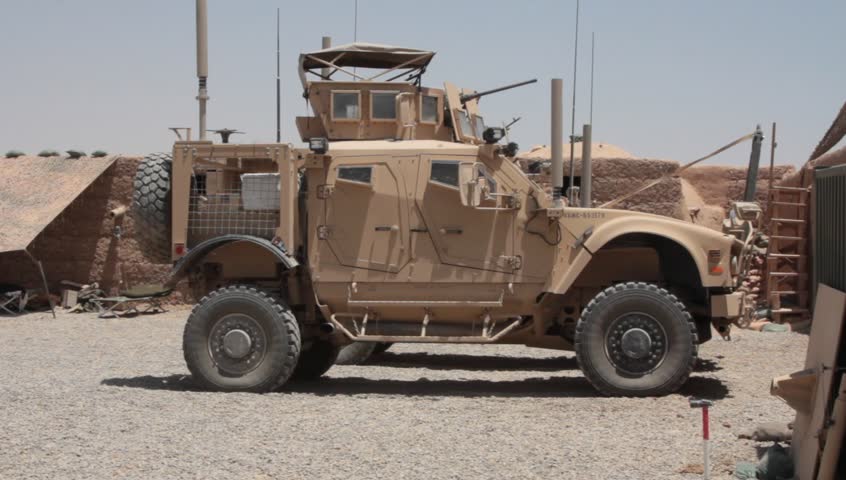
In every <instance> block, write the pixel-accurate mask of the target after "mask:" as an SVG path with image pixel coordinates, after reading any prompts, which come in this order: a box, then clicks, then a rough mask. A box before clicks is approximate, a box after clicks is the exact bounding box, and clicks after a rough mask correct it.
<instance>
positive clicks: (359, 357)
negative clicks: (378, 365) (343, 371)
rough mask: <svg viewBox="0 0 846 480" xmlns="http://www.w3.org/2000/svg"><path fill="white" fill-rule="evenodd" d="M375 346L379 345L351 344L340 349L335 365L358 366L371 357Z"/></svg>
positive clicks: (370, 343) (367, 343) (369, 343)
mask: <svg viewBox="0 0 846 480" xmlns="http://www.w3.org/2000/svg"><path fill="white" fill-rule="evenodd" d="M377 345H379V344H378V343H372V342H355V343H351V344H349V345H347V346H345V347H343V348H342V349H341V352H340V353H339V354H338V359H337V360H336V361H335V363H336V364H337V365H360V364H362V363H364V362H366V361H367V360H368V359H369V358H370V356H371V355H373V352H374V351H375V350H376V346H377Z"/></svg>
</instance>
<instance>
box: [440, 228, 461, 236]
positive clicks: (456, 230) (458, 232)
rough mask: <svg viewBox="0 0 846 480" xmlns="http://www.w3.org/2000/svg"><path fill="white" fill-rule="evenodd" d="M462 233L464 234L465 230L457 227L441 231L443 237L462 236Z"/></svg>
mask: <svg viewBox="0 0 846 480" xmlns="http://www.w3.org/2000/svg"><path fill="white" fill-rule="evenodd" d="M462 233H464V230H462V229H460V228H456V227H444V228H442V229H441V235H447V234H452V235H461V234H462Z"/></svg>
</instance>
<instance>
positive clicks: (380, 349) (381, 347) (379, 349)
mask: <svg viewBox="0 0 846 480" xmlns="http://www.w3.org/2000/svg"><path fill="white" fill-rule="evenodd" d="M391 345H393V343H387V342H383V343H377V344H376V348H374V349H373V355H379V354H380V353H385V352H387V351H388V349H389V348H391Z"/></svg>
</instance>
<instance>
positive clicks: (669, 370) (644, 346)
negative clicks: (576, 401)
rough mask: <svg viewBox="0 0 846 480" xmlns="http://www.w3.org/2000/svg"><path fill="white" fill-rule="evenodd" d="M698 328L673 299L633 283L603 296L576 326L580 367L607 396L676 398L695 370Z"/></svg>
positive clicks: (596, 298) (616, 286) (654, 289)
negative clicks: (660, 396)
mask: <svg viewBox="0 0 846 480" xmlns="http://www.w3.org/2000/svg"><path fill="white" fill-rule="evenodd" d="M697 343H698V342H697V335H696V326H695V324H694V322H693V319H692V318H691V316H690V313H688V312H687V310H686V309H685V307H684V305H683V304H682V303H681V302H680V301H679V300H678V298H676V297H675V296H674V295H672V294H670V293H669V292H667V291H666V290H664V289H662V288H659V287H658V286H656V285H652V284H647V283H642V282H629V283H622V284H618V285H614V286H612V287H608V288H606V289H605V290H604V291H603V292H600V293H599V294H598V295H597V296H596V297H595V298H594V299H593V300H591V302H590V303H589V304H588V306H587V307H586V308H585V309H584V311H583V312H582V316H581V318H580V319H579V322H578V324H577V325H576V337H575V349H576V358H577V359H578V362H579V366H580V368H581V369H582V372H584V374H585V376H586V377H587V379H588V380H589V381H590V383H591V384H592V385H593V386H594V387H595V388H596V389H597V390H599V391H600V392H601V393H603V394H605V395H617V396H638V397H641V396H658V395H667V394H670V393H673V392H675V391H676V390H678V389H679V388H681V386H682V385H683V384H684V383H685V382H686V381H687V379H688V377H689V376H690V372H691V371H693V367H694V365H695V364H696V357H697Z"/></svg>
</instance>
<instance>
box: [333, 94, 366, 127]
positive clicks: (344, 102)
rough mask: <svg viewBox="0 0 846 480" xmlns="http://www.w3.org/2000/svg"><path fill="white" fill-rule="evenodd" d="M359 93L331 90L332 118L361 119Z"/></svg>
mask: <svg viewBox="0 0 846 480" xmlns="http://www.w3.org/2000/svg"><path fill="white" fill-rule="evenodd" d="M360 104H361V94H360V93H359V92H343V91H335V92H332V119H333V120H359V119H361V108H360Z"/></svg>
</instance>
